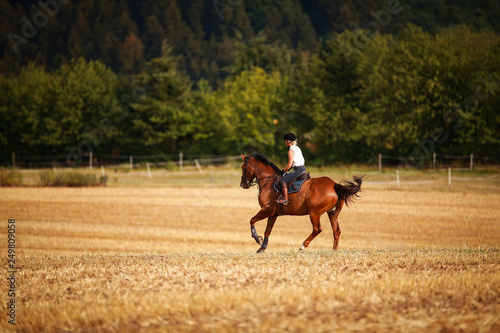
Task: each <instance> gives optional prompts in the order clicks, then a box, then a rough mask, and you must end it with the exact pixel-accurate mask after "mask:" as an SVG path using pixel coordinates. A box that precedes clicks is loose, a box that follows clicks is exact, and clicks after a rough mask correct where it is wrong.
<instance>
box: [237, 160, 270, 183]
mask: <svg viewBox="0 0 500 333" xmlns="http://www.w3.org/2000/svg"><path fill="white" fill-rule="evenodd" d="M244 171H245V175H244V176H241V182H243V181H245V182H246V186H247V188H250V187H252V186H254V185H256V184H259V188H263V187H264V186H266V185H267V184H268V183H269V182H270V181H271V179H269V180H268V181H267V182H266V183H265V184H264V186H260V183H259V182H260V181H261V180H264V179H267V178H271V177H277V175H271V176H267V177H262V178H260V179H258V178H257V177H255V176H253V177H252V180H251V181H250V180H248V177H247V174H248V158H247V159H246V160H245V166H244Z"/></svg>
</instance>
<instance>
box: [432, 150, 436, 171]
mask: <svg viewBox="0 0 500 333" xmlns="http://www.w3.org/2000/svg"><path fill="white" fill-rule="evenodd" d="M432 170H434V171H435V170H436V153H433V154H432Z"/></svg>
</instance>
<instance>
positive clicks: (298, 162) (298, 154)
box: [290, 145, 306, 167]
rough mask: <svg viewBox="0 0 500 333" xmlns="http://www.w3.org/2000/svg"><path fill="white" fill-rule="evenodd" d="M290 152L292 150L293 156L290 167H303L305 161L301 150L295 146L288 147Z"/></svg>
mask: <svg viewBox="0 0 500 333" xmlns="http://www.w3.org/2000/svg"><path fill="white" fill-rule="evenodd" d="M290 150H293V151H294V152H295V154H294V155H293V162H292V167H295V166H304V164H305V163H306V160H305V159H304V156H303V155H302V150H300V148H299V147H298V146H297V145H292V146H291V147H290Z"/></svg>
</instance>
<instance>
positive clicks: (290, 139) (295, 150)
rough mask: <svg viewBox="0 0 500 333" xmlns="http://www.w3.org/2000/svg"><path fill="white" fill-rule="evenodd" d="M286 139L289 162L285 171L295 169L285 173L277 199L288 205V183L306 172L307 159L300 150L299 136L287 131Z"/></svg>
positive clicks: (280, 202) (284, 138)
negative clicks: (280, 194)
mask: <svg viewBox="0 0 500 333" xmlns="http://www.w3.org/2000/svg"><path fill="white" fill-rule="evenodd" d="M283 140H285V145H286V146H287V147H289V148H290V149H289V150H288V164H287V165H286V167H285V169H283V173H285V172H287V171H289V170H290V169H292V168H293V171H292V172H290V173H287V174H285V176H284V177H283V178H282V179H281V181H280V183H279V185H280V188H281V193H282V194H283V195H282V196H280V198H279V199H278V200H276V201H277V202H278V203H279V204H283V205H288V188H287V186H286V184H287V183H289V182H291V181H293V180H294V179H295V178H297V177H298V176H300V175H301V174H302V173H304V172H306V167H305V159H304V156H303V155H302V150H300V148H299V146H297V137H296V136H295V134H293V133H287V134H285V136H284V137H283Z"/></svg>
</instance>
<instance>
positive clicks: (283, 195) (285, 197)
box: [276, 185, 288, 205]
mask: <svg viewBox="0 0 500 333" xmlns="http://www.w3.org/2000/svg"><path fill="white" fill-rule="evenodd" d="M276 201H277V202H278V203H279V204H283V205H288V187H287V186H286V185H285V186H283V187H282V188H281V197H280V198H279V199H278V200H276Z"/></svg>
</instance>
